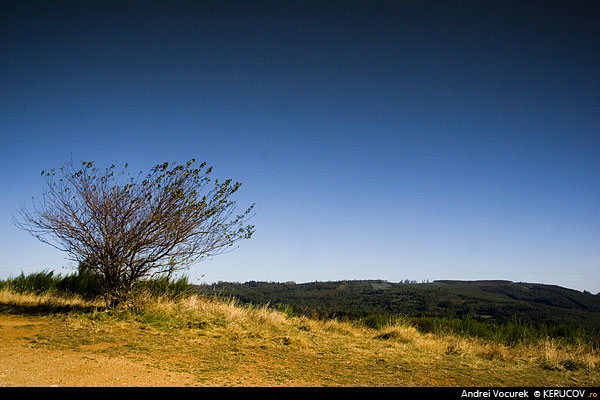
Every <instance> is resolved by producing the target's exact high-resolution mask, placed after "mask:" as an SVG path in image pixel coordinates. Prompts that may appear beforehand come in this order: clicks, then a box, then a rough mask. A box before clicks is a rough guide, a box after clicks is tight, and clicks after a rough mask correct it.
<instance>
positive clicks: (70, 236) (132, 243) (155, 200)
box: [13, 160, 254, 306]
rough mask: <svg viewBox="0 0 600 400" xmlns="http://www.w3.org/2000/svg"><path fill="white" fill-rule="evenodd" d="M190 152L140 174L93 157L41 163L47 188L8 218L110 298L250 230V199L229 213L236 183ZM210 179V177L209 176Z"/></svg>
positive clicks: (218, 250)
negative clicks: (81, 267)
mask: <svg viewBox="0 0 600 400" xmlns="http://www.w3.org/2000/svg"><path fill="white" fill-rule="evenodd" d="M194 163H195V160H191V161H190V162H188V163H187V164H185V165H178V164H175V163H174V164H170V163H164V164H160V165H157V166H155V167H154V168H152V169H151V170H150V172H149V173H148V174H147V175H146V176H145V177H144V176H143V173H142V172H140V173H139V174H138V175H137V177H132V176H131V175H129V174H128V173H127V167H128V165H127V164H125V166H124V168H123V169H122V170H121V171H120V173H116V168H115V166H114V165H112V166H111V167H109V168H106V169H104V170H102V171H100V170H99V169H97V168H96V167H95V166H94V163H93V162H91V161H90V162H86V161H84V162H82V163H81V168H76V167H74V166H73V164H72V163H67V164H65V165H64V166H63V167H61V168H60V169H59V170H58V171H56V170H55V169H52V170H51V171H49V172H47V171H42V175H43V176H44V177H45V182H46V186H47V188H46V189H47V190H46V191H45V193H44V195H43V198H42V200H41V201H39V202H37V204H36V203H35V202H34V204H33V210H32V211H29V210H28V209H27V208H26V207H25V206H21V208H20V210H19V211H20V216H21V218H20V219H16V218H14V219H13V220H14V222H15V224H16V225H17V226H18V227H20V228H22V229H24V230H26V231H28V232H29V233H31V234H32V235H34V236H35V237H36V238H38V239H39V240H40V241H42V242H44V243H47V244H50V245H52V246H53V247H55V248H57V249H59V250H62V251H65V252H67V253H68V254H69V256H70V258H71V259H72V260H73V261H77V262H79V263H80V264H81V263H85V265H86V269H87V271H89V272H92V273H96V274H98V275H100V276H101V277H102V280H103V284H104V292H105V295H106V301H107V305H109V306H116V305H118V304H119V303H120V302H122V301H123V300H124V299H126V298H127V296H128V294H129V293H130V292H131V290H132V288H133V287H134V285H135V284H136V283H137V282H139V281H140V280H143V279H150V278H154V277H158V276H165V275H166V276H171V274H172V273H174V272H175V271H177V270H179V269H181V268H184V267H186V266H189V265H190V264H192V263H193V262H195V261H197V260H198V259H201V258H204V257H207V256H212V255H216V254H220V253H222V252H224V251H227V250H228V249H231V247H232V246H233V244H234V243H235V242H237V241H238V240H240V239H247V238H250V237H251V236H252V234H253V233H254V226H253V225H246V221H247V218H248V217H249V215H250V212H251V210H252V208H253V207H254V205H252V206H250V208H248V209H247V210H246V211H245V212H243V213H242V214H240V215H235V214H234V211H235V208H236V206H235V204H236V203H235V202H234V201H232V200H231V196H232V195H233V194H234V193H235V192H236V191H237V190H238V189H239V188H240V185H241V184H240V183H239V182H235V183H232V181H231V179H228V180H225V181H224V182H219V180H214V182H212V180H211V178H210V177H209V175H210V173H211V171H212V167H209V168H205V167H206V163H202V164H201V165H199V166H198V168H194V167H193V164H194ZM211 182H212V183H211Z"/></svg>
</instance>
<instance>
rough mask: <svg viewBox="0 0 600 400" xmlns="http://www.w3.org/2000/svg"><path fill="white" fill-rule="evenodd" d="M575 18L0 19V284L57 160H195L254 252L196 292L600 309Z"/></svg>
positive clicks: (204, 273) (140, 164)
mask: <svg viewBox="0 0 600 400" xmlns="http://www.w3.org/2000/svg"><path fill="white" fill-rule="evenodd" d="M599 14H600V12H599V9H598V6H596V5H595V4H594V2H579V1H563V2H525V1H486V2H477V1H472V2H471V1H458V2H426V1H412V2H410V1H407V2H403V1H397V2H384V1H372V2H359V1H345V2H337V1H335V2H334V1H325V0H323V1H279V2H276V1H273V2H263V1H236V2H228V1H209V2H203V1H197V2H184V1H163V2H160V1H143V2H142V1H139V2H138V1H119V2H116V1H115V2H113V1H56V2H46V1H18V2H3V3H2V4H1V5H0V37H2V40H1V41H0V54H1V55H2V56H1V57H0V135H1V139H2V146H1V150H0V151H1V153H0V155H1V157H0V171H1V172H0V174H1V179H2V183H3V195H2V196H1V197H0V254H2V257H1V258H0V278H6V277H8V276H10V275H17V274H19V273H20V272H21V271H24V272H26V273H28V272H34V271H39V270H42V269H54V270H56V271H57V272H61V273H70V272H71V269H70V268H72V267H73V264H72V263H70V262H69V261H68V260H67V259H66V254H63V253H60V252H58V251H57V250H55V249H53V248H51V247H49V246H47V245H44V244H42V243H40V242H38V241H37V240H36V239H35V238H33V237H31V236H30V235H29V234H27V233H26V232H23V231H20V230H19V229H17V228H16V227H15V226H14V225H13V224H12V222H11V217H12V215H13V214H15V212H16V209H17V207H18V206H19V204H20V203H21V202H24V203H26V204H28V203H30V202H31V197H32V196H33V197H36V198H39V197H40V195H41V193H42V189H43V186H42V180H41V177H40V171H41V170H42V169H48V168H50V167H53V166H55V167H58V166H60V165H62V164H63V163H65V162H67V161H69V160H70V159H71V158H73V159H74V160H76V161H78V160H94V161H95V162H96V163H97V164H99V165H106V166H109V165H110V164H113V163H114V164H117V165H119V164H125V163H129V165H130V166H131V167H132V169H133V170H136V171H137V170H139V169H143V170H147V169H148V168H149V167H151V166H153V165H155V164H158V163H162V162H164V161H178V162H185V161H187V160H189V159H191V158H196V159H198V160H204V161H206V162H207V163H208V164H210V165H212V166H213V167H214V174H215V177H222V178H233V179H235V180H238V181H240V182H242V183H243V186H242V188H241V189H240V192H238V194H239V195H238V196H237V200H238V203H239V205H240V207H241V208H243V207H245V206H246V205H249V204H251V203H253V202H255V203H256V206H257V214H256V216H255V217H254V218H253V220H252V223H253V224H254V225H256V233H255V235H254V236H253V238H252V239H250V240H248V241H243V242H240V246H239V248H238V249H236V250H235V251H234V252H232V253H228V254H223V255H220V256H217V257H214V258H213V259H210V260H205V261H202V262H200V263H198V264H196V265H194V266H192V267H191V269H190V270H189V271H187V274H188V275H189V276H190V278H191V280H192V281H195V282H215V281H219V280H222V281H239V282H244V281H248V280H263V281H288V280H294V281H296V282H310V281H324V280H342V279H386V280H389V281H392V282H396V281H399V280H404V279H411V280H417V281H422V280H427V279H428V280H435V279H468V280H472V279H507V280H512V281H526V282H539V283H548V284H558V285H561V286H565V287H570V288H574V289H578V290H588V291H591V292H594V293H596V292H600V207H599V205H600V75H599V72H598V71H600V29H599V26H598V24H597V21H598V17H599V16H600V15H599Z"/></svg>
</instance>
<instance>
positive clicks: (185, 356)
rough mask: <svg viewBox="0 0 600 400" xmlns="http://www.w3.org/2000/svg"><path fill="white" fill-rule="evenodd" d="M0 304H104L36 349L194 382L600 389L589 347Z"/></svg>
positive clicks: (205, 312)
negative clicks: (133, 363) (135, 364)
mask: <svg viewBox="0 0 600 400" xmlns="http://www.w3.org/2000/svg"><path fill="white" fill-rule="evenodd" d="M0 304H21V305H23V304H30V305H32V306H35V305H36V304H46V305H47V304H61V305H69V304H70V305H77V306H81V307H90V306H93V307H95V306H98V308H97V309H94V311H91V312H90V311H86V312H70V313H63V314H59V315H55V316H54V317H53V318H50V319H49V321H48V324H49V325H48V326H47V327H46V328H45V329H44V333H43V335H41V334H40V335H38V336H40V337H35V338H34V339H35V343H36V345H38V346H45V347H47V348H51V349H73V350H76V351H78V352H81V353H82V354H85V353H86V352H101V353H103V354H109V355H114V356H116V355H118V356H120V357H127V358H129V359H134V360H138V361H139V362H143V363H146V365H148V366H151V367H152V368H156V369H157V371H159V370H161V371H165V370H168V371H171V372H173V373H185V374H186V376H194V377H195V379H196V381H195V383H194V384H195V385H208V386H230V385H233V386H577V385H588V386H589V385H600V353H599V352H598V350H597V349H592V348H591V347H589V346H586V345H584V344H581V345H570V346H567V345H561V344H559V343H557V342H554V341H550V340H546V341H543V342H540V343H537V344H533V345H532V344H528V345H526V344H520V345H514V346H505V345H502V344H499V343H492V342H487V341H484V340H481V339H477V338H463V337H458V336H454V335H433V334H423V333H421V332H419V331H418V330H417V329H416V328H414V327H413V326H410V325H408V324H403V323H397V324H394V325H389V326H387V327H385V328H384V329H380V330H374V329H370V328H366V327H364V326H359V325H356V324H351V323H345V322H340V321H336V320H323V321H321V320H313V319H309V318H306V317H289V316H287V315H286V314H285V313H283V312H279V311H275V310H273V309H270V308H268V307H251V306H247V305H241V304H239V303H238V302H236V301H235V300H227V301H225V300H216V299H214V298H207V297H200V296H196V295H193V296H189V297H186V298H183V299H179V300H169V299H166V298H163V299H156V298H153V297H151V296H149V295H145V296H140V297H139V298H137V299H136V301H134V302H133V303H131V304H129V305H128V307H123V308H121V309H119V310H114V311H110V312H107V311H102V309H101V308H100V306H99V305H98V304H94V303H89V302H85V301H83V300H81V299H77V298H57V297H52V296H49V297H43V296H31V295H17V294H14V293H10V292H8V291H7V290H0ZM65 328H67V329H65ZM42 336H43V337H42ZM186 384H189V383H186Z"/></svg>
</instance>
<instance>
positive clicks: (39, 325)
mask: <svg viewBox="0 0 600 400" xmlns="http://www.w3.org/2000/svg"><path fill="white" fill-rule="evenodd" d="M47 327H48V324H47V322H45V318H44V317H30V316H14V315H0V338H1V339H2V344H1V345H0V386H28V387H31V386H39V387H47V386H77V387H81V386H137V387H141V386H144V387H149V386H187V385H190V384H192V383H193V382H194V381H195V379H194V377H193V376H192V375H190V374H187V373H185V372H173V371H165V370H160V369H157V368H153V367H150V366H149V365H148V360H144V359H138V360H133V359H131V358H125V357H119V356H112V355H111V356H108V355H105V354H103V353H102V352H101V350H105V349H106V348H108V347H111V346H114V345H115V343H104V344H92V345H88V346H87V347H86V346H81V347H82V348H83V349H86V350H89V351H86V352H83V353H82V352H80V351H74V350H70V349H57V350H54V349H49V348H46V347H44V346H36V345H35V339H34V338H35V337H37V336H38V335H40V334H43V332H44V329H45V328H47Z"/></svg>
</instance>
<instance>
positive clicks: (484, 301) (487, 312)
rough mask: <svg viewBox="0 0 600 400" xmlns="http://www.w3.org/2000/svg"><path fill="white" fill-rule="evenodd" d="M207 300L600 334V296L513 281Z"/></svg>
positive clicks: (254, 289) (320, 313)
mask: <svg viewBox="0 0 600 400" xmlns="http://www.w3.org/2000/svg"><path fill="white" fill-rule="evenodd" d="M196 290H197V291H198V292H199V293H201V294H205V295H218V296H223V297H236V298H238V299H239V300H240V301H242V302H244V303H254V304H266V303H269V304H271V305H273V306H277V305H280V306H286V307H288V308H291V309H292V310H293V312H295V313H297V314H304V315H311V316H317V317H335V318H341V319H357V318H363V317H365V316H368V315H372V314H374V313H379V314H383V315H399V314H400V315H407V316H420V317H426V316H432V317H449V318H460V317H463V316H466V315H469V316H471V317H473V318H476V319H478V320H480V321H489V322H494V323H505V322H508V321H511V320H514V319H515V318H518V319H519V320H520V321H522V322H523V323H527V324H531V325H533V326H540V325H543V324H546V325H557V324H570V325H576V326H584V327H587V328H592V329H600V296H595V295H592V294H590V293H587V292H579V291H576V290H572V289H566V288H563V287H559V286H554V285H543V284H534V283H523V282H510V281H434V282H432V283H414V282H409V283H392V282H387V281H381V280H369V281H367V280H363V281H337V282H311V283H302V284H296V283H294V282H287V283H274V282H255V281H251V282H246V283H229V282H219V283H217V284H212V285H200V286H196Z"/></svg>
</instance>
